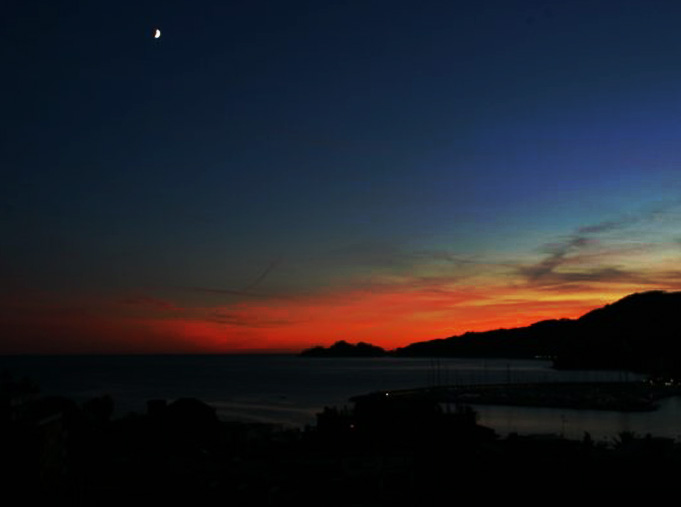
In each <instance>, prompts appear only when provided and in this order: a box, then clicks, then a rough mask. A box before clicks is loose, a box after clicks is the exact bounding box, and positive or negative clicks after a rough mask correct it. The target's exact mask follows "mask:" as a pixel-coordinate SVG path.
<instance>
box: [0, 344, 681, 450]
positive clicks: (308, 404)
mask: <svg viewBox="0 0 681 507" xmlns="http://www.w3.org/2000/svg"><path fill="white" fill-rule="evenodd" d="M0 372H1V373H2V374H4V375H6V374H9V375H10V376H11V377H12V378H14V379H16V380H18V379H23V378H28V379H30V380H32V381H34V382H36V383H37V384H38V385H39V386H40V388H41V392H42V393H43V394H46V395H60V396H67V397H69V398H71V399H73V400H75V401H76V402H79V403H82V402H84V401H87V400H88V399H91V398H94V397H97V396H102V395H109V396H111V397H112V398H113V399H114V403H115V416H116V417H122V416H125V415H126V414H129V413H135V412H136V413H144V412H145V411H146V406H147V401H148V400H152V399H165V400H168V401H172V400H174V399H177V398H185V397H193V398H198V399H200V400H202V401H204V402H206V403H208V404H209V405H211V406H213V407H215V409H216V412H217V414H218V416H219V417H220V419H222V420H225V421H245V422H261V423H272V424H277V425H281V426H282V427H290V428H301V429H302V428H305V427H306V426H313V425H314V424H315V416H316V414H317V413H318V412H320V411H321V410H323V408H324V407H326V406H336V407H342V406H345V405H350V404H351V403H350V402H349V399H350V398H351V397H353V396H356V395H361V394H367V393H370V392H375V391H386V390H396V389H411V388H419V387H432V386H437V385H470V384H484V383H491V384H496V383H506V382H563V381H566V382H570V381H584V382H607V381H635V380H640V379H642V377H640V376H637V375H635V374H632V373H629V372H623V371H600V370H580V371H561V370H554V369H553V368H552V367H551V362H550V361H544V360H508V359H449V358H448V359H428V358H395V357H380V358H303V357H298V356H294V355H145V356H0ZM473 408H474V409H475V410H476V411H477V413H478V416H479V418H478V421H479V423H480V424H482V425H484V426H488V427H490V428H492V429H494V430H495V431H496V432H497V433H498V434H499V435H500V436H505V435H508V434H510V433H514V432H515V433H518V434H521V435H546V434H553V435H562V436H565V437H567V438H583V436H584V434H585V432H588V433H589V434H590V435H591V437H592V438H594V439H596V440H614V439H615V438H616V437H617V436H618V435H619V434H620V433H622V432H633V433H635V434H639V435H641V436H644V435H647V434H650V435H653V436H660V437H667V438H674V439H676V440H679V439H681V398H678V397H673V398H668V399H665V400H663V401H662V402H661V403H660V406H659V408H658V409H657V410H655V411H652V412H615V411H601V410H571V409H550V408H528V407H508V406H483V405H479V406H474V407H473Z"/></svg>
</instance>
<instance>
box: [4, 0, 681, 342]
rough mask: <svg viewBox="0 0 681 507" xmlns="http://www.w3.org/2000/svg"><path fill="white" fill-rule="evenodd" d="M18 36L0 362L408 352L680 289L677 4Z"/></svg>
mask: <svg viewBox="0 0 681 507" xmlns="http://www.w3.org/2000/svg"><path fill="white" fill-rule="evenodd" d="M0 23H1V25H0V42H1V45H0V53H1V57H2V58H1V61H2V73H1V76H2V78H1V80H0V83H1V85H0V86H1V90H2V99H1V100H2V110H1V114H0V122H1V132H2V135H1V136H0V169H1V171H2V173H1V174H2V184H1V185H0V232H1V234H0V353H73V352H76V353H100V352H112V353H128V352H140V353H145V352H169V353H174V352H239V351H249V352H251V351H293V350H299V349H300V348H303V347H307V346H312V345H328V344H330V343H333V342H334V341H336V340H340V339H345V340H348V341H352V342H355V341H360V340H361V341H368V342H372V343H375V344H377V345H381V346H383V347H386V348H392V347H395V346H402V345H406V344H408V343H411V342H414V341H418V340H424V339H430V338H438V337H446V336H451V335H453V334H458V333H461V332H465V331H467V330H486V329H493V328H497V327H513V326H518V325H525V324H529V323H531V322H534V321H537V320H540V319H544V318H550V317H551V318H552V317H556V318H558V317H576V316H579V315H581V314H583V313H585V312H586V311H588V310H590V309H592V308H594V307H597V306H601V305H603V304H605V303H609V302H612V301H614V300H616V299H618V298H619V297H622V296H624V295H627V294H629V293H631V292H636V291H643V290H652V289H664V290H677V289H681V265H680V260H681V221H680V220H681V30H680V27H681V3H679V2H677V1H672V0H669V1H657V0H650V1H641V0H639V1H626V0H620V1H617V2H613V1H599V0H588V1H571V0H564V1H553V2H552V1H512V0H499V1H480V2H458V1H453V0H452V1H430V0H421V1H418V2H417V1H401V0H390V1H370V0H357V1H340V0H338V1H320V0H317V1H314V2H312V1H310V2H304V1H294V0H290V1H258V0H249V1H239V2H229V1H224V2H223V1H219V2H218V1H204V0H192V1H189V0H187V1H169V0H165V1H157V2H156V1H149V2H144V1H127V0H125V1H119V2H102V1H58V0H45V1H37V0H10V1H9V2H7V1H6V2H4V3H3V4H2V16H1V18H0ZM157 28H159V29H160V30H161V31H162V36H161V37H160V38H158V39H155V38H154V31H155V30H156V29H157Z"/></svg>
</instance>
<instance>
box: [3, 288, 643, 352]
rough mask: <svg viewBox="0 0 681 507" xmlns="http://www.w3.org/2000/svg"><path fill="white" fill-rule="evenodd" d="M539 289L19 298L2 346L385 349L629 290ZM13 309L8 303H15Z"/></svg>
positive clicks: (8, 315)
mask: <svg viewBox="0 0 681 507" xmlns="http://www.w3.org/2000/svg"><path fill="white" fill-rule="evenodd" d="M628 289H630V288H628V287H627V288H625V290H622V292H621V293H618V292H619V291H618V290H616V289H613V288H607V287H603V290H590V291H589V290H587V291H581V292H579V291H575V292H572V293H564V294H561V293H546V292H539V291H536V290H531V289H526V290H518V289H512V290H511V289H509V288H507V287H506V288H505V287H486V288H482V287H459V288H453V289H449V290H444V289H442V288H438V289H436V290H434V289H432V288H422V287H421V288H413V287H409V288H405V287H401V286H394V287H381V288H380V289H376V290H373V291H372V290H368V289H363V290H357V289H355V290H350V289H348V290H337V291H330V292H328V293H326V294H322V295H317V296H314V297H313V296H306V297H303V296H299V297H291V298H280V299H269V300H264V299H261V300H253V299H251V300H249V301H241V302H239V303H235V304H232V305H222V306H209V305H206V306H202V307H184V306H182V305H181V304H179V303H176V302H167V301H164V300H159V299H155V298H131V299H128V300H125V301H124V302H123V303H121V302H120V301H118V302H111V301H108V302H106V301H99V302H96V301H92V300H88V301H87V302H81V304H80V305H75V308H74V307H73V305H72V306H59V305H49V304H46V303H45V301H43V302H42V303H41V304H33V308H31V306H32V305H31V303H30V302H25V303H24V304H25V306H26V307H25V308H23V310H22V311H14V312H12V311H11V309H10V310H9V311H8V310H7V309H5V315H0V317H2V319H1V320H0V325H1V326H2V331H3V333H4V334H5V335H6V336H11V337H12V338H11V339H9V340H5V341H4V342H3V350H2V351H0V352H2V353H239V352H248V353H254V352H263V353H265V352H270V353H271V352H298V351H300V350H302V349H304V348H307V347H311V346H316V345H324V346H327V345H330V344H332V343H334V342H336V341H338V340H346V341H349V342H358V341H364V342H369V343H373V344H375V345H378V346H381V347H384V348H386V349H394V348H397V347H402V346H406V345H408V344H410V343H414V342H418V341H425V340H431V339H436V338H446V337H449V336H454V335H460V334H463V333H465V332H468V331H487V330H492V329H498V328H513V327H520V326H526V325H529V324H532V323H534V322H537V321H540V320H545V319H553V318H576V317H579V316H581V315H583V314H585V313H587V312H588V311H590V310H592V309H594V308H596V307H599V306H602V305H604V304H606V303H611V302H613V301H615V300H616V299H619V298H620V297H623V296H625V295H627V294H629V293H631V292H635V290H628ZM15 310H16V308H15Z"/></svg>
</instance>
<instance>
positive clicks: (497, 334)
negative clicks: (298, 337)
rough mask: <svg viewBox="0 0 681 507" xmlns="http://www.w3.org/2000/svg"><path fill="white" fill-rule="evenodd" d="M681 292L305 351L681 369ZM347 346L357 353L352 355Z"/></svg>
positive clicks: (664, 371) (665, 372)
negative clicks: (383, 345) (436, 334)
mask: <svg viewBox="0 0 681 507" xmlns="http://www.w3.org/2000/svg"><path fill="white" fill-rule="evenodd" d="M680 316H681V292H665V291H650V292H643V293H635V294H631V295H629V296H626V297H624V298H622V299H620V300H619V301H616V302H614V303H612V304H608V305H605V306H603V307H601V308H598V309H596V310H593V311H590V312H588V313H586V314H585V315H583V316H581V317H579V318H577V319H553V320H544V321H540V322H536V323H534V324H532V325H530V326H526V327H518V328H512V329H496V330H492V331H484V332H468V333H465V334H463V335H458V336H451V337H449V338H442V339H434V340H429V341H423V342H417V343H412V344H411V345H407V346H406V347H401V348H398V349H395V350H392V351H383V350H382V349H380V348H379V347H374V346H371V345H368V344H358V345H356V346H352V345H350V344H347V343H345V342H338V343H336V344H335V345H333V346H331V347H329V348H324V347H316V348H314V349H308V350H306V351H304V352H303V353H302V355H304V356H326V357H329V356H330V357H348V356H353V355H354V356H361V355H362V352H364V351H372V353H373V355H375V356H377V355H381V353H383V354H385V355H393V356H399V357H487V358H491V357H496V358H518V359H521V358H538V357H541V358H550V359H552V360H553V363H554V366H555V367H556V368H571V369H623V370H630V371H634V372H639V373H646V374H650V375H662V376H670V375H678V374H680V373H681V336H680V335H681V322H680ZM349 351H353V352H355V354H350V353H349Z"/></svg>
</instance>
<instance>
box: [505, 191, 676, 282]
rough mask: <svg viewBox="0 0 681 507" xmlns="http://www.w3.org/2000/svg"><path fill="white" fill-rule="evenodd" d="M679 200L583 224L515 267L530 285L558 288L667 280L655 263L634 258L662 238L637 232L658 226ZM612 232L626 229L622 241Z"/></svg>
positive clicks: (657, 246)
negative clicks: (649, 238) (541, 254)
mask: <svg viewBox="0 0 681 507" xmlns="http://www.w3.org/2000/svg"><path fill="white" fill-rule="evenodd" d="M677 205H678V203H676V202H674V203H664V204H658V205H656V206H654V207H651V208H649V209H647V210H645V211H643V212H640V213H636V214H629V215H625V216H623V217H620V218H618V219H615V220H607V221H603V222H599V223H596V224H590V225H585V226H582V227H579V228H577V229H576V230H575V231H574V232H573V233H572V234H570V235H568V236H567V237H565V238H564V239H562V240H561V241H557V242H552V243H547V244H545V245H544V246H543V248H542V249H543V251H544V257H543V258H542V259H541V260H539V261H538V262H535V263H533V264H523V265H520V266H517V267H516V272H517V274H519V275H520V276H521V278H522V279H523V280H525V283H526V284H527V285H529V286H532V287H536V288H547V287H552V288H554V289H559V288H560V287H567V286H568V285H572V286H574V284H587V283H611V284H628V285H629V284H637V285H641V286H645V285H653V286H654V285H659V284H660V283H664V277H663V276H662V275H661V273H656V272H655V270H654V269H653V268H652V267H650V266H647V267H645V268H642V267H641V266H636V267H634V266H632V264H631V260H632V259H633V258H635V257H636V256H637V255H639V254H642V253H645V254H648V255H651V254H652V252H653V251H654V250H655V249H659V248H660V243H656V242H650V243H646V242H645V241H640V240H639V241H636V240H635V239H634V238H636V237H638V236H640V237H643V236H644V234H642V233H641V231H643V232H644V233H645V234H648V235H649V234H650V233H651V230H654V228H652V227H651V226H650V225H651V223H654V222H657V221H659V220H660V219H661V217H662V216H663V215H664V213H666V212H667V211H669V210H671V209H672V208H674V207H676V206H677ZM625 232H626V233H627V234H628V236H627V234H624V233H625ZM613 233H621V234H620V237H621V238H620V240H619V241H612V234H613ZM662 244H664V242H662Z"/></svg>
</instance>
